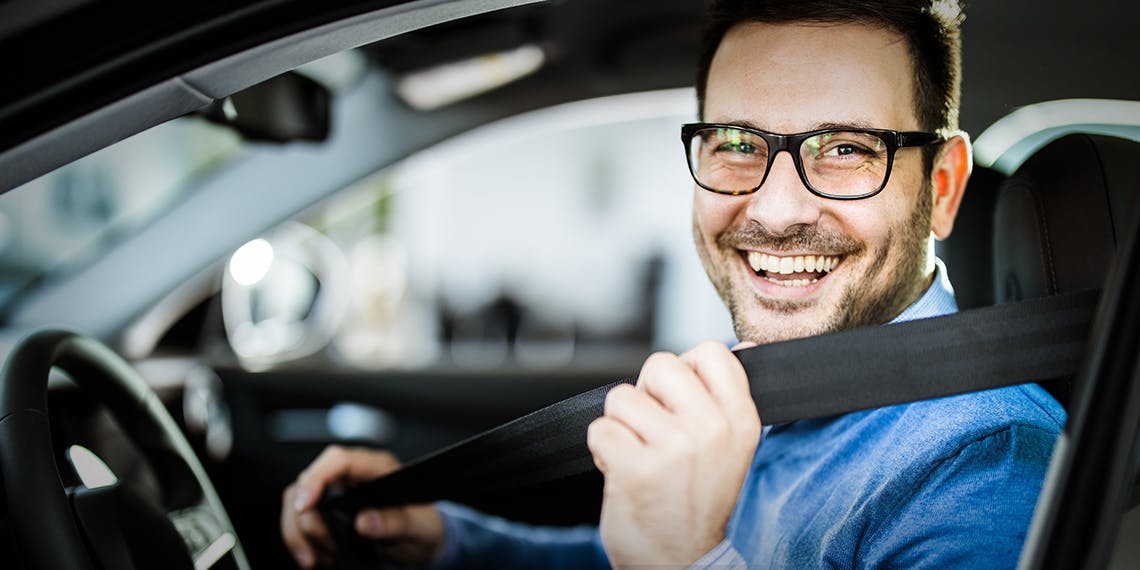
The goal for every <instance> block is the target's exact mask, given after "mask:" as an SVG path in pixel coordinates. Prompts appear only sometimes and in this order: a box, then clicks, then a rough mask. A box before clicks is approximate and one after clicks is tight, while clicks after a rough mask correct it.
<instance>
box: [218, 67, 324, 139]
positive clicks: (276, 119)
mask: <svg viewBox="0 0 1140 570" xmlns="http://www.w3.org/2000/svg"><path fill="white" fill-rule="evenodd" d="M330 100H331V97H330V94H329V90H328V89H326V88H325V87H324V86H323V85H321V84H320V83H317V82H316V81H313V80H312V79H309V78H308V77H305V76H303V75H301V74H299V73H295V72H292V71H290V72H288V73H283V74H281V75H278V76H277V77H273V78H271V79H267V80H265V81H263V82H261V83H258V84H257V85H254V86H252V87H249V88H247V89H245V90H243V91H238V92H237V93H234V94H233V95H230V96H229V97H226V98H224V99H219V100H217V101H214V102H213V103H211V104H210V105H208V106H207V107H206V108H204V109H202V110H201V111H199V114H201V115H202V116H203V117H205V118H206V119H208V120H210V121H212V122H214V123H218V124H221V125H225V126H228V127H230V128H232V129H234V130H235V131H237V132H238V133H239V134H240V135H241V136H242V137H243V138H244V139H246V140H250V141H257V142H275V143H284V142H291V141H297V140H307V141H318V142H319V141H323V140H325V139H326V138H328V134H329V113H330V105H329V101H330Z"/></svg>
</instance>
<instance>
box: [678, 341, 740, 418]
mask: <svg viewBox="0 0 1140 570" xmlns="http://www.w3.org/2000/svg"><path fill="white" fill-rule="evenodd" d="M680 359H681V361H682V362H684V363H685V364H686V365H688V366H689V367H690V368H691V369H692V370H693V372H694V373H696V376H697V377H698V378H700V380H701V382H702V383H704V385H705V386H706V387H707V388H708V392H709V393H710V394H711V395H712V398H713V400H714V401H715V402H716V404H717V406H718V407H720V409H722V410H724V412H725V413H727V414H728V415H729V416H730V417H733V418H737V419H750V418H752V417H754V416H756V404H755V402H753V400H752V389H751V387H750V386H749V384H748V375H747V374H746V373H745V372H744V366H743V365H742V364H741V363H740V360H739V359H738V358H736V356H735V355H733V354H732V352H731V351H730V350H728V347H726V346H725V345H724V344H722V343H719V342H714V341H707V342H702V343H700V344H698V345H697V346H695V347H693V349H692V350H690V351H688V352H686V353H684V354H682V355H681V356H680Z"/></svg>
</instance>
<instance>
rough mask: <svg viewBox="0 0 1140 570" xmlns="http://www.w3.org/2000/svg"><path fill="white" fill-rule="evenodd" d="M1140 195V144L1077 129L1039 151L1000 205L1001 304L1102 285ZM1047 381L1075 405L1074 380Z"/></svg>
mask: <svg viewBox="0 0 1140 570" xmlns="http://www.w3.org/2000/svg"><path fill="white" fill-rule="evenodd" d="M1137 194H1140V143H1136V142H1134V141H1130V140H1125V139H1119V138H1115V137H1110V136H1101V135H1088V134H1072V135H1067V136H1065V137H1062V138H1060V139H1057V140H1055V141H1053V142H1051V143H1049V144H1048V145H1046V146H1045V147H1043V148H1041V149H1040V150H1038V151H1037V152H1036V153H1034V154H1033V156H1031V157H1030V158H1029V159H1028V160H1026V161H1025V163H1024V164H1022V165H1021V167H1020V168H1018V169H1017V172H1015V173H1014V174H1013V175H1012V176H1010V177H1009V178H1008V179H1007V180H1006V181H1005V182H1003V183H1002V184H1001V188H1000V191H999V194H998V198H997V204H996V206H995V208H994V218H993V220H994V226H993V294H994V302H995V303H1007V302H1011V301H1018V300H1022V299H1031V298H1035V297H1042V296H1045V295H1053V294H1057V293H1065V292H1071V291H1079V290H1084V289H1093V288H1100V287H1102V286H1103V284H1104V280H1105V276H1106V275H1107V272H1108V270H1109V268H1110V267H1111V265H1112V259H1113V255H1114V254H1115V252H1116V249H1117V244H1118V243H1119V241H1120V240H1121V239H1123V237H1124V236H1126V235H1127V232H1126V230H1127V226H1128V225H1130V224H1131V223H1135V221H1134V220H1133V219H1132V218H1133V215H1134V213H1135V205H1136V198H1137ZM1043 386H1044V387H1045V388H1046V389H1047V390H1049V392H1050V393H1052V394H1053V395H1054V397H1056V398H1057V400H1058V401H1059V402H1061V404H1062V405H1065V406H1067V405H1068V400H1069V393H1070V392H1071V382H1070V381H1059V382H1054V383H1051V385H1050V383H1044V384H1043Z"/></svg>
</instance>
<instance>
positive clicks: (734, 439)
mask: <svg viewBox="0 0 1140 570" xmlns="http://www.w3.org/2000/svg"><path fill="white" fill-rule="evenodd" d="M759 441H760V419H759V417H758V415H757V412H756V405H755V404H754V403H753V401H752V396H751V392H750V390H749V387H748V378H747V376H746V375H745V373H744V368H743V367H742V366H741V365H740V361H739V360H737V359H736V357H735V356H733V354H732V353H731V352H730V351H729V350H728V348H727V347H725V346H724V345H723V344H720V343H716V342H705V343H702V344H700V345H697V346H696V347H695V348H693V349H692V350H690V351H689V352H686V353H685V354H682V355H681V356H676V355H673V354H668V353H657V354H654V355H652V356H650V357H649V358H648V359H647V360H646V361H645V364H644V365H643V366H642V369H641V374H640V375H639V376H638V381H637V386H636V387H634V386H631V385H619V386H617V387H615V388H614V389H612V390H610V392H609V394H607V396H606V404H605V415H603V416H602V417H601V418H598V419H597V420H595V421H594V422H593V423H592V424H590V429H589V432H588V435H587V442H588V444H589V447H590V451H591V453H593V456H594V463H595V464H597V466H598V469H599V470H601V472H602V474H603V475H604V476H605V492H604V498H603V501H602V518H601V533H602V542H603V544H604V546H605V550H606V554H607V555H608V556H609V558H610V562H611V563H612V564H613V565H614V566H615V567H620V566H627V565H645V564H668V565H688V564H692V563H693V562H696V561H697V560H698V559H699V558H700V557H701V556H703V555H704V554H705V553H706V552H708V551H710V550H712V549H713V547H715V546H716V545H717V544H719V543H720V542H721V541H722V540H723V539H724V537H725V529H726V526H727V524H728V518H729V516H730V515H731V514H732V510H733V508H734V506H735V504H736V499H737V496H738V495H739V493H740V488H741V486H742V485H743V484H744V479H745V477H746V476H747V474H748V469H749V466H750V465H751V463H752V457H753V455H754V454H755V452H756V446H757V444H758V443H759Z"/></svg>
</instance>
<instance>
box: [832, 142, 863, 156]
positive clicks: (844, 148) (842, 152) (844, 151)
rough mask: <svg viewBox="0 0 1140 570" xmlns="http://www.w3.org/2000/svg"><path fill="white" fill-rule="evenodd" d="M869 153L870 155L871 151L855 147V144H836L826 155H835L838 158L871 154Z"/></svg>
mask: <svg viewBox="0 0 1140 570" xmlns="http://www.w3.org/2000/svg"><path fill="white" fill-rule="evenodd" d="M871 153H872V151H871V149H869V148H866V147H862V146H859V145H855V144H850V143H845V144H837V145H835V146H833V147H831V149H830V150H828V151H827V153H826V154H835V155H838V156H848V155H852V154H871Z"/></svg>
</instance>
